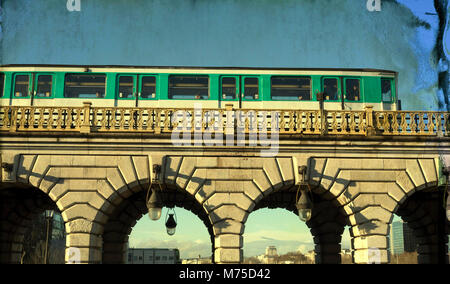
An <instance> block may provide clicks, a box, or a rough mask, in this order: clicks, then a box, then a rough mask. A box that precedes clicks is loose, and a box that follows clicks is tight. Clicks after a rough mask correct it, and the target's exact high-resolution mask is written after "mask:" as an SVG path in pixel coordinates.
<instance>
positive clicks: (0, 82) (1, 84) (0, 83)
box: [0, 73, 5, 97]
mask: <svg viewBox="0 0 450 284" xmlns="http://www.w3.org/2000/svg"><path fill="white" fill-rule="evenodd" d="M4 88H5V74H3V73H0V97H3V89H4Z"/></svg>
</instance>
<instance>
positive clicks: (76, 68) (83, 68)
mask: <svg viewBox="0 0 450 284" xmlns="http://www.w3.org/2000/svg"><path fill="white" fill-rule="evenodd" d="M52 69H55V70H56V71H65V70H67V71H73V72H88V71H91V72H95V71H96V70H95V69H98V71H100V70H104V71H106V70H110V71H112V70H117V71H119V72H120V71H123V72H131V71H135V72H144V71H146V70H158V71H161V73H167V72H168V73H170V72H174V73H179V72H180V71H182V70H189V71H200V70H201V71H203V72H202V73H207V71H210V72H211V73H215V72H220V71H226V72H227V73H231V72H236V71H247V72H248V71H252V72H255V73H270V72H275V73H278V72H282V73H286V72H287V73H295V72H311V73H314V74H320V73H361V74H364V73H372V74H374V73H376V74H377V75H384V74H385V75H390V76H392V75H395V76H396V75H397V72H396V71H392V70H386V69H373V68H286V67H280V68H277V67H212V66H207V67H202V66H136V65H61V64H7V65H0V70H1V71H16V70H20V71H26V70H28V71H39V70H45V71H51V70H52ZM111 69H112V70H111Z"/></svg>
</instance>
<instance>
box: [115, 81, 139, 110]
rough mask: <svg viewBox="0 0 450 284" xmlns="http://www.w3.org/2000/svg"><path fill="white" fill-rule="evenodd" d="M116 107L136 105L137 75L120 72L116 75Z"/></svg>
mask: <svg viewBox="0 0 450 284" xmlns="http://www.w3.org/2000/svg"><path fill="white" fill-rule="evenodd" d="M116 86H117V91H116V99H115V106H116V107H136V106H137V95H136V93H137V75H135V74H120V75H118V76H117V83H116Z"/></svg>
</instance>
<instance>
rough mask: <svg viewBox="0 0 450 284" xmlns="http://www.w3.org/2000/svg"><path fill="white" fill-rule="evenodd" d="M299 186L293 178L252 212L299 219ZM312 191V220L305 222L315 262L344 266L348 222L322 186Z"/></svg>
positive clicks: (295, 178)
mask: <svg viewBox="0 0 450 284" xmlns="http://www.w3.org/2000/svg"><path fill="white" fill-rule="evenodd" d="M293 166H294V168H296V167H297V163H295V162H294V163H293ZM298 182H299V179H298V177H296V175H294V180H293V181H292V183H291V184H290V185H287V186H286V185H284V186H283V187H278V189H277V190H274V191H272V192H270V193H269V194H266V195H264V196H263V197H262V199H261V200H259V201H258V202H257V203H256V205H255V206H254V209H253V210H252V212H254V211H256V210H258V209H261V208H283V209H285V210H287V211H290V212H292V213H294V214H295V215H298V212H297V208H296V207H295V203H296V198H297V191H298V188H299V185H298ZM310 188H311V192H312V202H313V210H312V215H311V219H310V220H309V221H307V222H306V225H307V226H308V228H309V229H310V232H311V235H312V238H313V241H314V252H315V262H316V263H318V264H319V263H320V264H325V263H328V264H331V263H341V238H342V233H343V232H344V228H345V225H346V224H347V223H348V221H347V219H346V217H345V215H344V214H343V212H342V211H341V210H340V208H339V207H338V206H337V203H336V202H335V200H334V199H326V198H324V197H323V195H322V193H323V192H324V190H323V189H320V185H319V184H313V185H310ZM328 198H329V196H328ZM299 222H301V221H300V220H299Z"/></svg>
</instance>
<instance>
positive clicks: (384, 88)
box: [381, 79, 392, 103]
mask: <svg viewBox="0 0 450 284" xmlns="http://www.w3.org/2000/svg"><path fill="white" fill-rule="evenodd" d="M381 96H382V99H383V102H389V103H390V102H392V88H391V80H390V79H381Z"/></svg>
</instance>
